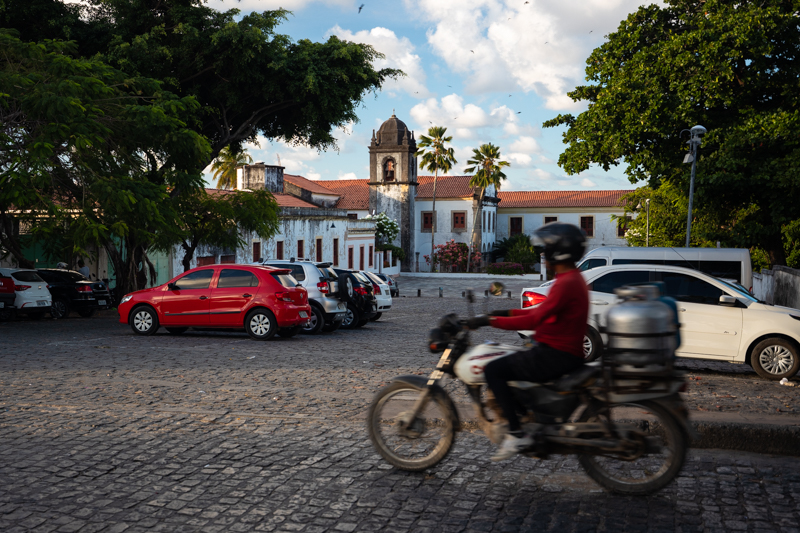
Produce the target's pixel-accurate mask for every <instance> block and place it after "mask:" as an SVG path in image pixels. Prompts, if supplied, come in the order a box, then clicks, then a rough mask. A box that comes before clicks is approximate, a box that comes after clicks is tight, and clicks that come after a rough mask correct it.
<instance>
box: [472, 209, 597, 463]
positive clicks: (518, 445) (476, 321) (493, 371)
mask: <svg viewBox="0 0 800 533" xmlns="http://www.w3.org/2000/svg"><path fill="white" fill-rule="evenodd" d="M532 240H533V244H534V246H535V247H538V246H542V247H543V248H544V250H543V252H544V256H545V261H546V262H547V268H548V269H552V270H553V271H554V272H555V283H554V284H553V286H552V287H551V288H550V292H549V294H548V295H547V299H545V300H544V301H543V302H542V303H541V304H539V305H538V306H536V307H533V308H529V309H510V310H503V311H493V312H492V313H490V315H491V316H486V315H482V316H477V317H474V318H472V319H470V323H469V327H470V329H476V328H478V327H481V326H492V327H495V328H499V329H506V330H535V333H534V336H533V338H534V340H535V341H536V342H537V345H536V346H534V347H533V348H532V349H530V350H527V351H521V352H517V353H514V354H511V355H509V356H507V357H502V358H500V359H496V360H494V361H492V362H490V363H489V364H488V365H486V367H485V368H484V375H485V376H486V382H487V384H488V385H489V388H490V389H491V391H492V393H493V394H494V397H495V399H496V400H497V403H498V404H499V405H500V408H501V409H502V411H503V415H504V416H505V419H506V420H508V433H507V434H506V436H505V438H504V440H503V443H502V444H501V445H500V448H499V449H498V451H497V453H495V455H494V456H492V461H502V460H504V459H509V458H511V457H513V456H514V455H516V454H517V453H519V452H520V451H522V450H524V449H526V448H528V447H529V446H531V445H532V444H533V438H532V437H531V436H530V435H526V434H524V433H523V431H522V426H521V425H520V421H519V417H518V416H517V409H516V406H517V402H516V400H515V399H514V393H513V391H512V390H511V387H510V386H509V385H508V381H514V380H519V381H530V382H533V383H544V382H547V381H552V380H554V379H556V378H558V377H560V376H563V375H564V374H567V373H568V372H572V371H573V370H576V369H577V368H579V367H581V366H582V365H583V364H584V362H585V359H584V353H583V337H584V334H585V332H586V322H587V319H588V317H589V291H588V290H587V288H586V282H585V281H584V279H583V276H582V275H581V272H580V271H579V270H577V269H576V268H575V263H576V262H577V261H578V260H579V259H580V258H581V257H582V256H583V253H584V251H585V243H586V238H585V237H584V234H583V231H581V230H580V229H579V228H577V227H576V226H573V225H572V224H565V223H562V222H551V223H549V224H545V225H544V226H542V227H540V228H539V229H537V230H536V231H535V232H534V237H533V239H532Z"/></svg>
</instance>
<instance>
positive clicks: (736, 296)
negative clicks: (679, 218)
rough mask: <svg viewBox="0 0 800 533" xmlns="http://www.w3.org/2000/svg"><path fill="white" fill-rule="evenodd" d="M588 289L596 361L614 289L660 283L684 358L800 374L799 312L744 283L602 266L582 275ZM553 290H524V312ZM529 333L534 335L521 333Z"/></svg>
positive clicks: (766, 373) (591, 355) (684, 271)
mask: <svg viewBox="0 0 800 533" xmlns="http://www.w3.org/2000/svg"><path fill="white" fill-rule="evenodd" d="M582 274H583V278H584V280H585V281H586V284H587V287H588V288H589V304H590V310H589V324H588V327H587V332H586V336H585V337H584V355H585V357H586V358H587V359H589V360H592V359H596V358H597V357H598V356H599V355H600V354H601V353H602V351H603V347H604V345H605V343H606V341H607V338H606V335H605V334H604V333H602V331H603V326H604V325H605V323H606V315H607V313H608V311H609V309H611V307H612V306H613V304H615V303H616V302H617V301H618V298H617V296H616V295H615V294H614V289H616V288H618V287H621V286H623V285H628V284H637V283H652V282H660V283H662V284H663V285H662V286H663V288H664V292H665V295H666V296H669V297H671V298H674V299H675V300H676V301H677V303H678V311H679V319H680V323H681V328H680V333H681V345H680V347H679V348H678V350H677V352H676V353H677V355H678V356H680V357H689V358H698V359H711V360H716V361H728V362H731V363H737V364H749V365H750V366H752V367H753V370H755V371H756V372H757V373H758V374H759V375H760V376H761V377H764V378H767V379H774V380H779V379H783V378H791V377H792V376H794V375H795V374H797V372H798V370H800V310H798V309H791V308H788V307H781V306H777V305H768V304H766V303H764V302H762V301H759V300H758V299H756V298H755V297H754V296H753V295H752V294H750V292H749V291H748V290H747V289H745V288H744V287H743V286H742V285H741V284H739V283H737V282H735V281H733V282H732V281H729V280H726V279H723V278H717V277H714V276H711V275H709V274H706V273H704V272H701V271H699V270H694V269H689V268H683V267H679V266H668V265H653V264H618V265H612V266H598V267H595V268H592V269H589V270H585V271H583V272H582ZM549 291H550V287H549V286H540V287H536V288H530V289H523V291H522V294H521V304H522V307H523V308H526V307H533V306H536V305H539V304H540V303H541V302H543V301H544V300H545V299H546V298H547V296H548V292H549ZM521 333H523V334H527V333H529V332H521Z"/></svg>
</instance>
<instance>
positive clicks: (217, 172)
mask: <svg viewBox="0 0 800 533" xmlns="http://www.w3.org/2000/svg"><path fill="white" fill-rule="evenodd" d="M252 162H253V158H252V157H250V155H249V154H248V153H247V152H244V151H242V152H234V151H232V150H231V147H230V146H226V147H225V148H223V149H222V150H220V152H219V155H218V156H217V158H216V159H214V162H213V163H211V170H212V171H214V179H215V180H217V189H235V188H236V168H237V167H240V166H242V165H246V164H248V163H252Z"/></svg>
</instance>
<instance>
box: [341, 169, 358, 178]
mask: <svg viewBox="0 0 800 533" xmlns="http://www.w3.org/2000/svg"><path fill="white" fill-rule="evenodd" d="M336 179H337V180H354V179H358V176H356V173H355V172H342V171H341V170H340V171H339V175H338V176H336Z"/></svg>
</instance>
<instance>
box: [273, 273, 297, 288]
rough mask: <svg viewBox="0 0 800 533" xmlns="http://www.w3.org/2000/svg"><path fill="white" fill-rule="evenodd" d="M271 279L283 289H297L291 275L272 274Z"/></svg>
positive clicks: (295, 281)
mask: <svg viewBox="0 0 800 533" xmlns="http://www.w3.org/2000/svg"><path fill="white" fill-rule="evenodd" d="M272 277H273V278H275V279H276V280H277V281H278V283H280V284H281V285H283V286H284V287H289V288H291V287H297V280H295V279H294V278H293V277H292V275H291V274H273V275H272Z"/></svg>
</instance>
